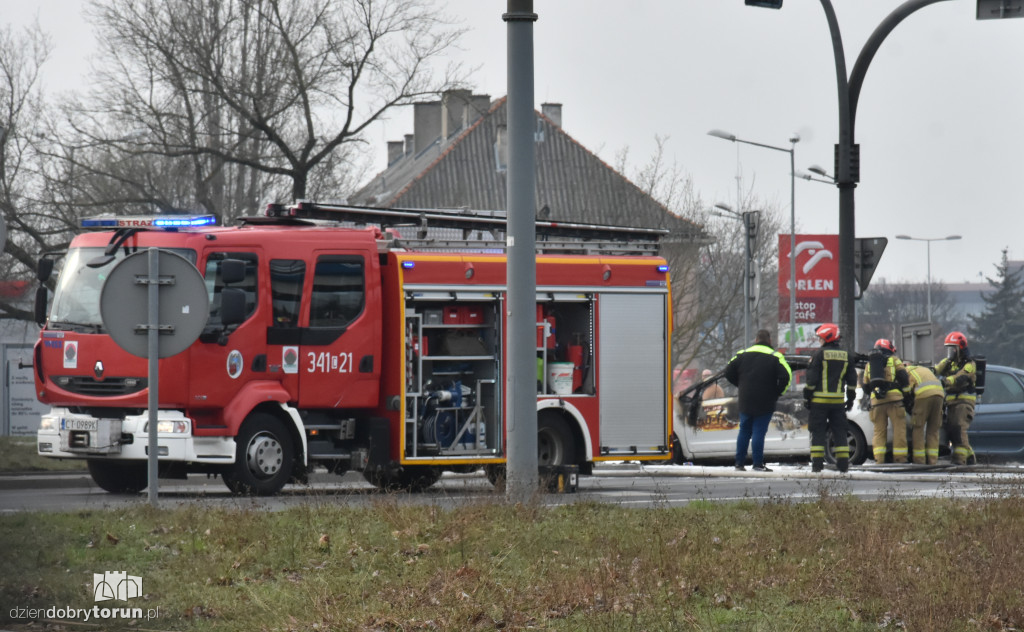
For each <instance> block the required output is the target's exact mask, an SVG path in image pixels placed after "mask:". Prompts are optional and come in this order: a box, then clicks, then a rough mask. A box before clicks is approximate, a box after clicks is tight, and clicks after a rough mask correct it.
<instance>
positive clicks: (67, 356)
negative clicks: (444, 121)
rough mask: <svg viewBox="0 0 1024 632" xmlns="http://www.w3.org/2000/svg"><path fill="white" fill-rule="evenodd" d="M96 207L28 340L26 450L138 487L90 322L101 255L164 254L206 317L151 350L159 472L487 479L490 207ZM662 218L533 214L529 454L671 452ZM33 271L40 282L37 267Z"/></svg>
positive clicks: (136, 464) (122, 488)
mask: <svg viewBox="0 0 1024 632" xmlns="http://www.w3.org/2000/svg"><path fill="white" fill-rule="evenodd" d="M212 219H213V218H212V217H211V216H207V217H202V216H199V217H190V216H188V217H181V216H174V217H171V216H159V215H158V216H154V217H148V218H137V217H109V216H108V217H101V218H93V219H90V220H86V221H84V222H83V225H84V227H86V228H92V229H99V230H91V231H88V232H83V233H82V234H80V235H78V236H76V237H75V238H74V240H73V241H72V242H71V245H70V248H69V249H68V251H67V252H66V253H62V255H63V263H62V269H61V273H60V276H59V279H58V281H57V284H56V290H55V293H54V295H53V299H52V304H50V308H49V311H48V317H47V309H46V308H47V303H48V301H47V298H48V295H47V293H46V290H45V289H43V288H41V290H40V293H41V295H40V296H37V317H38V318H39V319H40V321H41V322H43V321H45V326H44V327H43V330H42V332H41V335H40V339H39V341H38V342H37V344H36V346H35V350H34V372H35V381H36V391H37V393H38V397H39V400H40V401H41V402H43V403H45V404H48V405H50V406H51V407H52V408H51V412H50V413H49V414H48V415H45V416H44V417H43V419H42V421H41V425H40V429H39V432H38V453H39V454H40V455H42V456H48V457H57V458H77V459H87V461H88V466H89V471H90V473H91V475H92V477H93V479H94V480H95V481H96V483H97V485H99V486H100V487H102V488H103V489H105V490H107V491H110V492H113V493H124V492H134V491H138V490H141V489H143V488H144V487H145V486H146V484H147V445H148V442H147V436H148V434H147V433H148V420H149V414H148V411H147V409H146V408H147V395H148V390H147V361H146V360H145V359H143V358H140V357H136V356H134V355H131V354H129V353H128V352H126V351H125V350H123V349H121V348H120V347H119V346H118V345H117V344H116V343H115V341H114V339H113V338H112V337H111V336H110V335H108V334H107V333H106V332H105V330H104V326H103V322H102V318H101V316H100V309H99V305H100V301H99V295H100V291H101V288H102V285H103V282H104V280H105V278H106V276H107V275H108V274H109V273H110V270H111V269H112V268H113V266H114V265H115V263H116V261H117V260H119V259H122V258H124V257H126V256H128V255H129V254H131V253H134V252H136V251H139V250H145V249H149V248H154V247H155V248H160V249H165V250H169V251H171V252H174V253H176V254H178V255H181V256H183V257H185V258H186V259H188V260H189V261H191V262H192V263H194V264H195V265H196V267H197V268H198V270H199V271H200V272H201V274H202V276H203V278H204V280H205V285H206V288H207V290H208V296H209V305H210V307H209V319H208V321H207V323H206V325H205V328H204V330H203V333H202V334H201V335H200V336H199V339H198V340H197V341H196V342H195V343H193V344H192V345H191V346H190V347H188V348H187V349H186V350H185V351H184V352H182V353H180V354H177V355H174V356H170V357H166V358H163V359H161V360H160V362H159V376H160V385H159V390H158V394H159V401H160V410H159V412H158V415H157V419H158V449H159V471H160V475H161V476H162V477H179V478H180V477H183V476H185V475H186V474H187V473H189V472H207V473H216V474H219V475H220V476H221V477H222V478H223V480H224V482H225V483H226V484H227V486H228V488H230V489H231V490H233V491H235V492H238V493H248V494H261V495H265V494H274V493H276V492H278V491H279V490H280V489H281V488H282V487H283V486H284V485H285V484H286V483H287V482H289V481H292V480H295V481H299V482H301V481H303V480H305V477H306V476H307V475H308V473H309V472H310V471H312V469H313V468H314V467H316V466H320V467H325V468H327V469H328V470H330V471H333V472H337V473H344V472H346V471H348V470H356V471H361V472H362V473H363V475H364V476H365V478H366V479H367V480H368V481H370V482H371V483H373V484H375V485H377V486H380V487H385V488H401V489H409V490H416V489H423V488H425V487H428V486H430V485H432V484H433V483H434V482H436V481H437V480H438V478H439V477H440V476H441V473H442V472H443V471H444V470H454V471H459V470H468V469H477V468H481V467H482V468H484V469H485V471H486V473H487V475H488V477H489V478H490V479H491V481H492V482H496V481H497V480H499V479H500V478H501V477H502V476H503V472H504V470H503V468H504V463H505V454H506V450H505V446H506V443H505V439H506V428H505V423H504V414H503V413H504V411H505V410H506V407H507V402H506V400H505V397H504V378H505V372H506V370H507V367H506V360H505V356H506V354H505V352H504V350H505V348H506V344H507V336H506V321H505V316H504V315H505V314H506V312H507V310H506V309H504V301H505V300H506V293H505V269H506V255H505V253H504V237H503V231H504V226H505V218H504V217H503V216H502V214H500V213H487V212H476V213H472V214H469V213H465V212H457V211H451V212H448V211H417V210H401V209H371V208H359V207H347V206H331V205H318V204H314V203H308V202H303V203H299V204H296V205H294V206H291V207H281V206H276V205H271V206H270V207H268V208H267V210H266V211H265V212H264V214H263V215H261V216H258V217H249V218H244V219H243V220H242V221H241V222H240V225H239V226H233V227H217V226H213V225H206V224H208V223H212V222H211V220H212ZM661 233H662V231H657V230H643V229H630V228H621V227H607V226H595V225H588V224H564V223H562V224H560V223H553V222H538V225H537V244H538V255H537V307H536V309H537V322H538V328H537V358H538V393H537V410H538V421H537V432H538V437H537V440H538V441H537V443H538V461H539V463H540V465H542V466H564V465H577V466H578V467H579V469H580V472H581V473H584V474H585V473H588V472H589V470H590V469H591V467H592V465H593V463H595V462H598V461H603V460H623V459H628V460H654V459H666V458H668V456H669V437H670V436H671V433H672V428H671V423H672V422H671V410H672V406H671V391H670V388H669V376H670V372H669V365H670V351H669V349H670V347H669V340H670V333H671V324H672V320H671V311H670V310H671V301H670V294H669V290H670V288H669V275H668V267H667V265H666V263H665V260H664V259H662V258H660V257H658V256H657V255H656V248H657V243H658V238H659V237H660V235H661ZM52 268H53V264H52V257H51V258H46V257H44V259H43V260H41V264H40V278H41V279H42V280H44V281H45V280H46V277H47V276H48V275H49V273H50V270H52Z"/></svg>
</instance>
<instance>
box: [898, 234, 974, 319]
mask: <svg viewBox="0 0 1024 632" xmlns="http://www.w3.org/2000/svg"><path fill="white" fill-rule="evenodd" d="M960 238H961V237H960V235H949V236H947V237H932V238H930V239H929V238H925V237H911V236H910V235H896V239H909V240H911V241H923V242H925V243H927V244H928V286H927V287H928V290H927V292H928V322H929V323H931V322H932V242H933V241H947V240H954V239H960Z"/></svg>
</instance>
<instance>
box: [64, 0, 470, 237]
mask: <svg viewBox="0 0 1024 632" xmlns="http://www.w3.org/2000/svg"><path fill="white" fill-rule="evenodd" d="M90 16H91V19H92V21H93V22H94V24H95V25H96V29H97V40H98V41H99V42H101V48H102V50H101V53H100V55H101V59H102V67H101V69H100V73H99V76H98V80H97V82H96V84H95V88H96V89H95V90H94V91H93V94H92V96H91V98H90V100H89V107H88V108H86V113H87V116H85V117H82V118H81V119H79V121H78V123H77V124H76V127H77V129H78V132H79V133H80V134H81V135H82V137H83V139H84V142H85V143H86V144H89V145H97V144H98V145H104V146H108V147H113V148H115V149H116V150H117V151H119V152H121V153H123V154H125V155H129V156H133V157H139V156H143V155H149V156H160V157H165V158H170V159H179V160H181V161H184V162H185V164H188V165H189V169H188V175H189V176H190V178H191V183H190V186H191V189H192V190H193V191H194V196H195V200H196V201H197V202H198V203H199V204H201V205H202V206H204V207H206V208H207V209H208V210H210V211H212V212H217V213H220V214H222V215H223V216H224V218H225V219H228V218H231V217H234V216H236V215H237V214H239V213H240V212H241V210H243V209H247V208H252V207H253V206H255V205H256V204H257V203H259V202H260V201H261V200H263V199H267V198H271V199H275V200H276V199H283V201H290V199H288V198H291V199H300V198H305V197H307V196H308V195H310V194H311V193H315V194H317V195H320V196H324V195H335V196H341V195H344V194H345V193H346V192H347V191H348V190H351V189H352V188H354V187H355V185H356V184H358V179H360V178H361V176H362V175H363V172H361V171H360V168H361V167H360V165H365V164H366V163H367V162H368V161H366V160H365V159H364V158H363V157H361V153H360V149H361V148H362V147H361V144H360V143H361V140H362V135H363V133H364V132H365V130H366V128H367V126H369V125H370V124H371V123H373V122H374V121H377V120H379V119H381V118H382V117H384V116H385V115H386V114H387V113H388V112H389V111H390V110H392V109H393V108H395V107H398V106H402V105H407V104H410V103H412V102H414V101H415V100H417V99H418V98H421V97H423V96H425V95H431V94H435V93H438V92H440V91H441V90H443V89H446V88H448V87H450V86H452V85H453V84H455V83H456V81H457V80H458V79H460V78H461V77H459V76H458V73H460V72H461V70H460V69H459V68H458V67H457V66H449V67H447V68H446V69H445V70H444V71H442V72H437V71H435V70H434V68H433V65H434V64H435V62H437V61H438V60H439V58H441V57H442V56H443V54H444V53H446V52H447V51H448V50H449V49H450V48H451V47H452V46H453V45H454V44H455V42H456V40H457V38H458V37H459V35H460V34H461V31H460V30H459V29H458V28H454V27H452V26H451V25H450V24H449V22H448V21H446V18H445V16H444V15H443V14H442V13H440V12H438V11H437V10H436V8H435V7H433V6H431V4H430V3H429V2H426V0H345V1H338V0H94V1H93V2H92V4H91V8H90ZM126 132H127V134H126ZM362 168H365V167H362ZM113 175H114V179H115V180H117V179H120V178H119V176H120V175H121V172H117V173H115V174H113ZM182 177H183V176H182ZM125 179H126V180H128V181H130V182H131V183H132V184H139V183H140V180H139V179H138V178H137V177H129V178H125ZM142 183H144V180H142ZM167 197H168V199H170V198H171V197H172V196H167Z"/></svg>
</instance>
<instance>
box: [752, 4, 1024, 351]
mask: <svg viewBox="0 0 1024 632" xmlns="http://www.w3.org/2000/svg"><path fill="white" fill-rule="evenodd" d="M942 1H943V0H906V2H904V3H903V4H901V5H900V6H898V7H896V9H895V10H894V11H893V12H892V13H890V14H889V15H888V16H887V17H886V18H885V19H884V20H882V22H881V24H879V25H878V26H877V27H876V28H875V30H874V32H873V33H872V34H871V36H870V37H869V38H868V40H867V42H865V43H864V48H862V49H861V51H860V54H859V55H858V56H857V61H856V62H855V63H854V64H853V69H852V70H851V71H850V75H849V77H847V75H846V53H845V52H844V49H843V38H842V36H841V35H840V33H839V21H838V20H837V19H836V12H835V9H834V8H833V7H832V2H831V0H820V2H821V8H822V9H823V10H824V11H825V18H826V20H827V21H828V29H829V35H830V36H831V38H832V54H833V56H834V57H835V66H836V87H837V90H838V96H839V142H838V143H836V148H835V152H836V178H835V181H836V187H838V189H839V327H840V330H841V331H852V330H853V328H854V326H855V324H854V306H855V303H854V299H855V292H854V275H855V273H856V270H855V269H854V260H853V257H854V254H853V253H854V245H855V241H856V233H855V227H854V189H856V187H857V183H858V182H860V146H859V145H857V143H856V142H855V141H854V122H855V120H856V116H857V101H858V100H859V99H860V90H861V87H862V86H863V85H864V76H865V75H866V74H867V71H868V65H869V64H870V63H871V60H872V59H874V57H875V53H877V52H878V48H879V47H880V46H881V45H882V42H883V41H884V40H885V38H886V37H887V36H888V35H889V33H891V32H892V30H893V29H894V28H896V25H897V24H899V23H900V22H902V21H903V20H904V18H906V17H907V16H908V15H910V14H911V13H914V12H915V11H917V10H918V9H922V8H924V7H926V6H928V5H930V4H935V3H936V2H942ZM747 4H750V5H753V6H768V7H770V8H773V9H778V8H781V7H782V3H781V2H778V3H776V2H770V3H766V2H761V1H756V2H748V3H747ZM977 8H978V12H977V18H978V19H979V20H981V19H990V18H1015V17H1024V11H1022V10H1021V2H1020V0H978V1H977ZM844 346H845V347H846V349H847V351H852V350H853V348H852V347H851V346H850V344H849V342H847V343H846V344H845V345H844Z"/></svg>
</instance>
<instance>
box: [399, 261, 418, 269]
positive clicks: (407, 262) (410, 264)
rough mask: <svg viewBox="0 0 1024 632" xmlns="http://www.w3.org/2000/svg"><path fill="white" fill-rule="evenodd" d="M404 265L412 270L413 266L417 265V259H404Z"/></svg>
mask: <svg viewBox="0 0 1024 632" xmlns="http://www.w3.org/2000/svg"><path fill="white" fill-rule="evenodd" d="M402 267H403V268H405V269H406V270H411V269H412V268H414V267H416V262H415V261H403V262H402Z"/></svg>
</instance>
